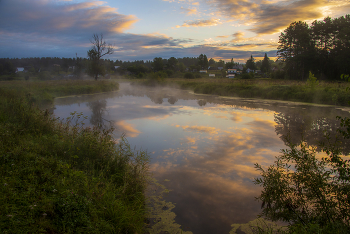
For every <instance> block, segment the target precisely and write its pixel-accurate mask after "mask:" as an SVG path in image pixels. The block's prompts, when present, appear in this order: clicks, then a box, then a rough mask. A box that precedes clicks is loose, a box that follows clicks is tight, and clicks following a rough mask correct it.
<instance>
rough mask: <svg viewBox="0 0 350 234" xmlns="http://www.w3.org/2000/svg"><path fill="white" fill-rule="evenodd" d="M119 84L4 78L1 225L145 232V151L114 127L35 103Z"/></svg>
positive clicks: (21, 229)
mask: <svg viewBox="0 0 350 234" xmlns="http://www.w3.org/2000/svg"><path fill="white" fill-rule="evenodd" d="M117 87H118V84H117V83H116V82H114V81H109V82H106V81H98V82H95V81H93V82H90V81H84V82H71V81H60V82H31V83H29V82H28V83H27V82H20V83H17V82H4V83H2V86H1V90H0V91H1V92H0V96H1V98H0V230H2V231H3V232H4V233H7V232H8V233H42V232H45V233H142V232H143V231H144V228H145V224H144V220H145V217H146V205H145V203H146V198H145V190H146V184H147V180H148V178H149V177H148V166H147V165H148V161H149V158H148V155H147V153H146V152H144V151H134V150H131V149H130V145H129V144H128V142H127V141H126V140H125V139H123V138H122V139H121V140H120V141H119V143H118V144H116V143H115V142H116V140H115V139H113V137H112V134H111V133H112V132H113V128H110V129H99V128H97V127H93V128H84V123H83V120H84V119H85V117H84V116H82V114H79V113H72V114H71V116H70V118H67V120H66V121H67V122H60V121H58V120H57V119H55V118H53V117H52V116H51V115H50V114H49V113H48V111H41V110H40V109H38V108H37V107H36V104H45V103H48V102H50V100H51V99H52V98H53V97H57V96H62V95H68V94H83V93H91V92H100V91H110V90H111V89H114V90H115V89H117Z"/></svg>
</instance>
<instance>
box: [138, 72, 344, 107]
mask: <svg viewBox="0 0 350 234" xmlns="http://www.w3.org/2000/svg"><path fill="white" fill-rule="evenodd" d="M135 83H139V84H143V85H148V86H152V85H164V86H165V85H166V86H176V87H180V88H181V89H190V90H193V91H194V92H195V93H201V94H214V95H220V96H231V97H243V98H262V99H274V100H284V101H297V102H307V103H318V104H328V105H341V106H349V103H348V101H349V100H350V93H349V92H348V91H347V88H350V83H346V82H340V83H328V82H320V83H319V84H314V85H312V84H310V83H308V82H301V81H291V80H272V79H251V80H240V79H209V78H202V79H165V80H163V81H161V82H155V81H154V80H138V81H136V82H135Z"/></svg>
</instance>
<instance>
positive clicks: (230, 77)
mask: <svg viewBox="0 0 350 234" xmlns="http://www.w3.org/2000/svg"><path fill="white" fill-rule="evenodd" d="M235 76H236V74H227V76H226V77H227V78H229V79H233V78H235Z"/></svg>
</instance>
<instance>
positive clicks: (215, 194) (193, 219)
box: [54, 83, 350, 234]
mask: <svg viewBox="0 0 350 234" xmlns="http://www.w3.org/2000/svg"><path fill="white" fill-rule="evenodd" d="M74 111H76V112H78V113H80V112H82V113H83V115H84V116H88V120H87V121H86V125H100V126H105V127H108V126H109V125H112V126H113V127H115V128H116V130H115V132H114V134H115V137H116V138H120V136H121V135H122V134H125V137H126V139H127V140H128V142H129V143H130V145H131V146H132V147H136V149H137V150H140V149H142V150H147V152H148V153H149V155H150V157H151V161H150V170H151V172H152V173H153V177H154V178H156V179H157V180H158V181H159V182H160V183H162V184H163V185H165V186H166V187H167V188H168V189H170V190H171V191H170V193H169V194H168V196H166V197H165V200H166V201H169V202H172V203H173V204H175V208H174V209H173V210H172V211H173V212H174V213H175V214H176V218H175V222H176V223H178V224H180V225H181V227H182V229H183V230H184V231H191V232H193V233H194V234H206V233H208V234H209V233H210V234H212V233H219V234H220V233H229V231H230V229H231V224H234V223H247V222H249V221H251V220H253V219H255V218H256V217H257V215H258V214H259V212H260V206H261V204H259V203H258V202H257V201H256V200H255V197H256V196H258V195H259V193H260V191H261V188H260V187H259V186H257V185H254V183H253V182H252V181H253V179H254V178H256V177H258V176H259V173H258V172H257V171H256V170H255V168H254V164H255V163H259V164H260V165H262V166H263V167H267V166H269V165H271V164H273V162H274V158H275V156H278V155H279V154H280V152H281V149H285V148H286V146H285V138H286V137H287V136H289V138H290V141H292V142H294V143H297V142H299V141H300V140H304V141H306V142H307V143H309V144H311V145H316V144H317V143H318V142H319V141H321V140H323V139H324V137H323V136H324V130H327V129H328V130H330V131H331V130H333V132H332V131H331V136H335V135H336V132H335V131H334V129H336V128H337V127H339V122H338V121H337V120H336V116H343V117H345V116H347V117H349V116H350V115H349V109H348V108H342V107H335V106H316V105H307V104H302V103H292V102H279V101H267V100H260V99H241V98H224V97H218V96H212V95H197V94H193V93H191V92H189V91H184V90H179V89H174V88H146V87H133V86H131V85H130V84H127V83H121V84H120V90H119V91H117V92H111V93H102V94H95V95H83V96H74V97H65V98H58V99H56V100H55V109H54V115H56V116H58V117H60V118H67V117H68V116H69V115H70V113H71V112H74ZM344 149H345V153H349V145H347V143H346V142H344Z"/></svg>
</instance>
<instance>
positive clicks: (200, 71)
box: [199, 70, 207, 73]
mask: <svg viewBox="0 0 350 234" xmlns="http://www.w3.org/2000/svg"><path fill="white" fill-rule="evenodd" d="M199 73H207V70H199Z"/></svg>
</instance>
